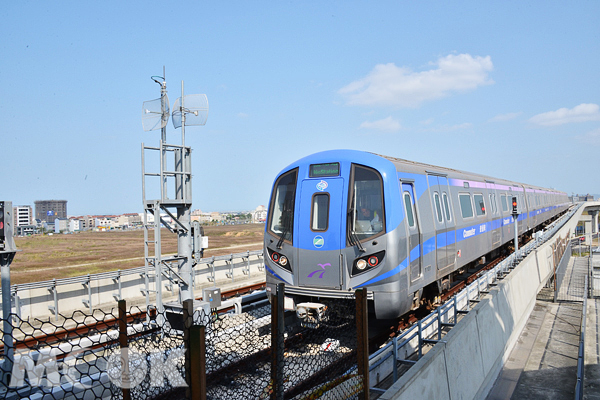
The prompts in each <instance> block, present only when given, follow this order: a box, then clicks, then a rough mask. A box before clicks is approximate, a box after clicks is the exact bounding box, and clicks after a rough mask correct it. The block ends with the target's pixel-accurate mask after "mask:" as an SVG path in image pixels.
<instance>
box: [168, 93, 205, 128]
mask: <svg viewBox="0 0 600 400" xmlns="http://www.w3.org/2000/svg"><path fill="white" fill-rule="evenodd" d="M181 99H182V97H179V98H178V99H177V100H175V104H173V116H172V118H173V126H174V127H175V128H180V127H181V125H182V124H181V120H182V118H181V114H182V111H183V113H184V114H185V126H202V125H205V124H206V119H207V118H208V98H207V97H206V95H205V94H188V95H185V96H183V101H182V100H181ZM183 104H185V107H183Z"/></svg>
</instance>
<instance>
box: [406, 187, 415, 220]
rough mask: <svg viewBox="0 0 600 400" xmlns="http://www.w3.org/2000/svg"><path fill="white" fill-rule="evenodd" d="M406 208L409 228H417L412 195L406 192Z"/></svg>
mask: <svg viewBox="0 0 600 400" xmlns="http://www.w3.org/2000/svg"><path fill="white" fill-rule="evenodd" d="M404 207H405V208H406V219H407V220H408V226H410V227H411V228H413V227H414V226H415V216H414V214H413V206H412V200H411V197H410V193H408V192H404Z"/></svg>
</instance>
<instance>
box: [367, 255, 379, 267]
mask: <svg viewBox="0 0 600 400" xmlns="http://www.w3.org/2000/svg"><path fill="white" fill-rule="evenodd" d="M377 264H379V259H378V258H377V257H375V256H371V257H369V265H370V266H371V267H375V266H377Z"/></svg>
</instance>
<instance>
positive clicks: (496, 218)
mask: <svg viewBox="0 0 600 400" xmlns="http://www.w3.org/2000/svg"><path fill="white" fill-rule="evenodd" d="M485 187H486V188H487V190H488V196H489V199H490V217H491V218H490V221H491V231H492V248H494V249H495V248H496V247H498V246H499V245H500V239H501V238H502V232H501V231H502V229H501V228H502V216H501V214H500V210H499V209H498V202H497V196H496V189H495V188H494V182H490V181H485Z"/></svg>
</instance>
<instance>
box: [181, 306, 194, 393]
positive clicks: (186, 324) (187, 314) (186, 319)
mask: <svg viewBox="0 0 600 400" xmlns="http://www.w3.org/2000/svg"><path fill="white" fill-rule="evenodd" d="M193 320H194V301H193V300H191V299H186V300H184V301H183V345H184V347H185V360H184V368H185V380H186V382H185V383H186V384H187V388H186V389H185V391H186V398H188V399H189V398H190V396H191V394H192V393H191V387H192V377H191V363H192V357H191V350H190V349H191V344H190V330H191V328H192V325H193Z"/></svg>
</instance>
